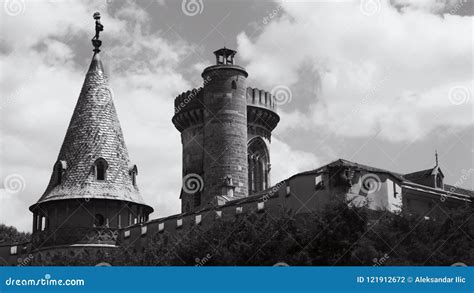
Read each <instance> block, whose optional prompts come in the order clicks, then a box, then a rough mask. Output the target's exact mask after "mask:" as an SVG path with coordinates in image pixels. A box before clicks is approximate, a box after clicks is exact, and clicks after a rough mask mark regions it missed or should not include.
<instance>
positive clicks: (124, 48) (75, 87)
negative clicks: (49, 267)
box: [0, 0, 474, 231]
mask: <svg viewBox="0 0 474 293" xmlns="http://www.w3.org/2000/svg"><path fill="white" fill-rule="evenodd" d="M1 4H2V5H1V8H0V31H1V34H0V223H4V224H7V225H12V226H15V227H17V228H18V229H19V230H21V231H31V226H32V224H31V223H32V216H31V213H30V212H29V211H28V207H29V206H30V205H31V204H33V203H35V202H36V201H37V200H38V199H39V197H40V196H41V195H42V193H43V192H44V190H45V189H46V186H47V184H48V181H49V177H50V175H51V172H52V169H53V164H54V163H55V161H56V158H57V156H58V153H59V149H60V147H61V144H62V141H63V139H64V135H65V133H66V129H67V126H68V124H69V120H70V118H71V116H72V112H73V110H74V106H75V103H76V101H77V98H78V96H79V92H80V89H81V86H82V83H83V81H84V77H85V73H86V71H87V68H88V65H89V63H90V61H91V57H92V46H91V42H90V39H91V38H92V37H93V35H94V20H93V18H92V14H93V13H94V12H95V11H100V13H101V14H102V24H103V25H104V27H105V30H104V31H103V32H102V33H101V39H102V41H103V45H102V48H101V49H102V52H101V54H102V60H103V63H104V67H105V70H106V72H107V75H108V76H109V80H110V82H111V87H112V89H113V93H114V103H115V106H116V108H117V113H118V116H119V120H120V122H121V126H122V130H123V133H124V137H125V142H126V144H127V147H128V150H129V155H130V159H131V161H132V163H134V164H137V166H138V168H139V175H138V177H137V182H138V186H139V188H140V191H141V193H142V195H143V197H144V199H145V201H146V202H147V204H149V205H151V206H153V208H154V209H155V212H154V213H153V214H152V215H151V218H158V217H163V216H167V215H171V214H175V213H179V212H180V201H179V193H180V188H181V183H182V178H181V140H180V134H179V132H178V131H177V130H176V129H175V128H174V126H173V124H172V123H171V118H172V116H173V112H174V104H173V101H174V98H175V97H176V96H177V95H179V94H180V93H181V92H183V91H186V90H189V89H192V88H194V87H199V86H200V85H201V84H202V78H201V76H200V74H201V72H202V70H203V69H204V68H205V67H206V66H209V65H212V64H214V62H215V59H214V56H213V54H212V52H213V51H214V50H216V49H218V48H221V47H223V46H226V47H228V48H233V49H236V50H237V51H238V53H237V56H236V63H237V64H239V65H241V66H243V67H245V68H246V70H247V72H248V73H249V78H248V85H249V86H252V87H258V88H262V89H265V90H267V91H272V92H273V93H275V94H276V95H277V98H278V101H279V108H278V112H279V115H280V117H281V121H280V123H279V125H278V126H277V128H276V129H275V130H274V132H273V137H272V145H271V149H270V152H271V160H272V174H271V180H272V183H274V184H276V183H278V182H279V181H280V180H283V179H285V178H288V177H290V176H291V175H293V174H296V173H298V172H302V171H307V170H311V169H315V168H317V167H320V166H322V165H324V164H327V163H329V162H332V161H334V160H336V159H338V158H344V159H347V160H350V161H354V162H358V163H361V164H366V165H370V166H374V167H379V168H383V169H388V170H391V171H394V172H398V173H402V174H403V173H409V172H413V171H419V170H423V169H427V168H430V167H433V166H434V164H435V150H437V151H438V154H439V161H440V166H441V168H442V170H443V172H444V174H445V176H446V177H445V182H446V183H449V184H452V185H456V186H458V187H463V188H468V189H474V169H473V165H474V164H473V162H474V159H473V157H474V147H473V133H474V131H473V130H474V119H473V112H474V97H473V95H474V84H473V69H474V67H473V60H474V55H473V54H474V53H473V52H474V51H473V45H474V41H473V20H474V18H473V15H474V7H473V2H472V1H464V0H390V1H388V0H339V1H325V0H313V1H298V0H296V1H275V2H274V1H256V0H254V1H249V0H245V1H244V0H242V1H236V0H230V1H218V0H183V1H180V0H177V1H169V0H159V1H157V0H143V1H110V0H102V1H101V0H99V1H66V0H65V1H60V0H49V1H46V0H44V1H23V0H2V1H1Z"/></svg>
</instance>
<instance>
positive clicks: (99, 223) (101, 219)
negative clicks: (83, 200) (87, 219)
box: [94, 214, 105, 227]
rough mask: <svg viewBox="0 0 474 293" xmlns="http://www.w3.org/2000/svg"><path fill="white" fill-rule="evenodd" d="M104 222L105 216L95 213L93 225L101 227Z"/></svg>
mask: <svg viewBox="0 0 474 293" xmlns="http://www.w3.org/2000/svg"><path fill="white" fill-rule="evenodd" d="M104 224H105V218H104V216H103V215H101V214H95V216H94V227H102V226H104Z"/></svg>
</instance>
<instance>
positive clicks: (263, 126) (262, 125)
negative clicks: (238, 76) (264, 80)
mask: <svg viewBox="0 0 474 293" xmlns="http://www.w3.org/2000/svg"><path fill="white" fill-rule="evenodd" d="M276 108H277V104H276V99H275V96H273V95H272V94H271V93H270V92H267V91H265V90H261V89H257V88H251V87H248V88H247V124H248V128H249V131H250V132H251V133H253V134H255V135H260V136H263V137H265V138H267V139H268V140H271V132H272V130H273V129H275V127H276V126H277V124H278V122H279V121H280V116H278V114H277V112H276Z"/></svg>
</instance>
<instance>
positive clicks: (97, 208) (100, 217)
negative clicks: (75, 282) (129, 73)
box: [30, 13, 153, 249]
mask: <svg viewBox="0 0 474 293" xmlns="http://www.w3.org/2000/svg"><path fill="white" fill-rule="evenodd" d="M94 18H95V19H96V35H95V37H94V38H93V39H92V43H93V45H94V55H93V57H92V62H91V64H90V67H89V70H88V72H87V74H86V77H85V80H84V84H83V86H82V90H81V93H80V95H79V99H78V101H77V104H76V108H75V109H74V113H73V115H72V118H71V121H70V123H69V127H68V129H67V132H66V136H65V138H64V142H63V145H62V147H61V150H60V152H59V155H58V158H57V160H56V163H55V164H54V167H53V173H52V175H51V179H50V181H49V184H48V187H47V188H46V191H45V192H44V194H43V195H42V196H41V198H40V199H39V200H38V202H37V203H35V204H34V205H32V206H31V207H30V210H31V212H32V213H33V235H32V240H33V241H32V243H33V247H34V248H36V249H42V248H44V247H51V246H57V245H71V244H74V245H76V246H77V245H81V244H87V245H88V246H91V245H92V246H93V245H112V246H113V245H114V244H115V240H116V237H117V230H118V229H120V228H122V227H126V226H128V225H132V224H135V223H140V222H145V221H147V220H148V215H149V214H150V213H151V212H152V211H153V208H152V207H150V206H148V205H146V204H145V203H144V201H143V198H142V197H141V195H140V192H139V190H138V186H137V181H136V176H137V174H138V170H137V166H136V165H133V164H131V163H130V161H129V157H128V152H127V148H126V146H125V141H124V138H123V135H122V130H121V127H120V123H119V120H118V118H117V113H116V111H115V107H114V104H113V100H112V91H111V89H110V86H109V83H108V80H107V77H106V76H105V73H104V69H103V66H102V61H101V59H100V54H99V52H100V49H99V47H100V45H101V41H100V40H99V32H100V31H102V29H103V26H102V24H101V23H100V14H98V13H96V14H94Z"/></svg>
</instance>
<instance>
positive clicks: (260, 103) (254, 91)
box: [247, 87, 277, 112]
mask: <svg viewBox="0 0 474 293" xmlns="http://www.w3.org/2000/svg"><path fill="white" fill-rule="evenodd" d="M247 106H257V107H264V108H267V109H269V110H271V111H273V112H276V110H277V109H276V106H277V105H276V103H275V96H273V95H272V94H271V93H270V92H267V91H265V90H261V89H258V88H251V87H248V88H247Z"/></svg>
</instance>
